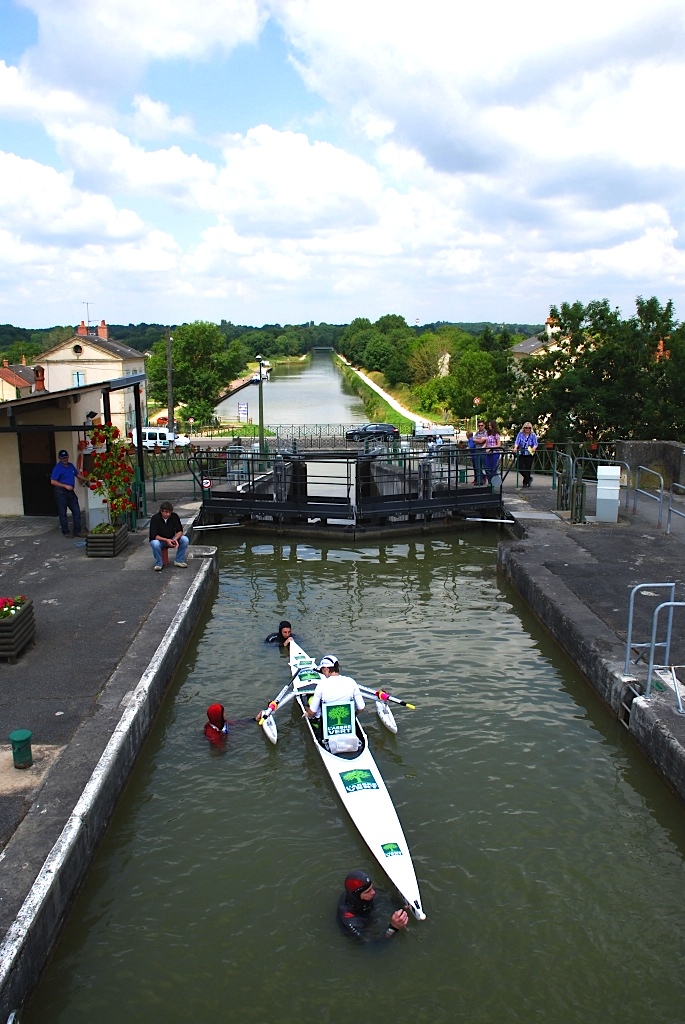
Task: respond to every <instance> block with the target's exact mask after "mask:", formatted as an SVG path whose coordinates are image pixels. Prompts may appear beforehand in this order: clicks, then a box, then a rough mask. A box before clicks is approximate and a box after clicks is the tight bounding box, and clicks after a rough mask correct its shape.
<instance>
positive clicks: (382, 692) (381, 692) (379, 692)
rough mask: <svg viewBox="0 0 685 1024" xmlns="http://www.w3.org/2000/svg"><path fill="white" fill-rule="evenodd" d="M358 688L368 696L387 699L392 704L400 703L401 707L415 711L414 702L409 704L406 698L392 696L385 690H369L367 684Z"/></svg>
mask: <svg viewBox="0 0 685 1024" xmlns="http://www.w3.org/2000/svg"><path fill="white" fill-rule="evenodd" d="M359 689H360V690H361V691H362V693H366V694H367V695H368V696H369V697H375V698H376V700H389V701H390V702H391V703H392V704H401V705H402V707H403V708H411V710H412V711H416V704H410V703H409V702H408V701H406V700H400V698H399V697H393V696H392V694H390V693H386V692H385V690H371V689H369V687H368V686H360V687H359Z"/></svg>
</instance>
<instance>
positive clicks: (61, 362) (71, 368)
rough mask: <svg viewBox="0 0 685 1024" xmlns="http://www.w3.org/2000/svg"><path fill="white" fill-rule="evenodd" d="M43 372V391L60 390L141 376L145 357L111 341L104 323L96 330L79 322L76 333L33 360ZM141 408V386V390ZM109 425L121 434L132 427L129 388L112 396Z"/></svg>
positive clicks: (143, 388) (143, 399)
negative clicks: (111, 424)
mask: <svg viewBox="0 0 685 1024" xmlns="http://www.w3.org/2000/svg"><path fill="white" fill-rule="evenodd" d="M36 363H37V364H40V366H42V367H43V369H44V371H45V378H44V383H45V390H46V391H64V390H65V389H67V388H73V387H83V386H87V385H90V384H97V383H100V382H101V381H107V380H112V379H113V378H119V377H131V376H137V375H139V374H142V373H145V356H144V354H143V353H142V352H138V351H137V349H135V348H131V347H130V346H129V345H124V344H123V343H122V342H120V341H113V340H112V339H110V337H109V329H108V327H107V324H106V323H105V321H104V320H102V321H101V322H100V324H99V325H98V326H97V327H90V326H86V324H85V322H84V321H83V320H82V321H81V323H80V325H79V327H78V328H77V329H76V334H74V335H72V337H71V338H67V340H66V341H61V342H59V343H58V344H57V345H53V346H52V348H49V349H48V350H47V351H46V352H43V353H42V354H41V355H40V356H38V358H37V359H36ZM141 392H142V394H141V399H142V403H143V409H145V402H146V398H145V387H144V385H143V387H142V388H141ZM111 414H112V422H113V423H114V424H115V426H117V427H119V429H120V430H121V431H123V432H124V433H128V432H129V431H130V430H132V428H133V423H134V403H133V392H132V390H130V389H128V388H127V389H125V390H123V391H119V392H117V393H116V394H113V395H112V408H111Z"/></svg>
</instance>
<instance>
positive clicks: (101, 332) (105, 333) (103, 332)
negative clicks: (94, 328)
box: [98, 320, 109, 341]
mask: <svg viewBox="0 0 685 1024" xmlns="http://www.w3.org/2000/svg"><path fill="white" fill-rule="evenodd" d="M98 338H102V340H103V341H107V339H108V338H109V329H108V327H107V324H106V323H105V321H104V320H101V321H100V326H99V327H98Z"/></svg>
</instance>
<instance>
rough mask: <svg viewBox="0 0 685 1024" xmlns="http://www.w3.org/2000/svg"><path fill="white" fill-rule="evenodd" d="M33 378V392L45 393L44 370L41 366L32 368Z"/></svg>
mask: <svg viewBox="0 0 685 1024" xmlns="http://www.w3.org/2000/svg"><path fill="white" fill-rule="evenodd" d="M33 378H34V384H33V390H34V392H35V391H45V370H44V368H43V367H42V366H34V367H33Z"/></svg>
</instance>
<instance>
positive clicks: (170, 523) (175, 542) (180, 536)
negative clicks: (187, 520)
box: [150, 501, 190, 572]
mask: <svg viewBox="0 0 685 1024" xmlns="http://www.w3.org/2000/svg"><path fill="white" fill-rule="evenodd" d="M189 544H190V541H189V540H188V538H187V537H186V536H185V535H184V533H183V526H182V524H181V520H180V519H179V518H178V516H177V515H176V513H175V512H174V506H173V505H172V504H171V502H170V501H163V502H162V504H161V505H160V506H159V512H155V514H154V515H153V517H152V519H151V520H150V547H151V548H152V554H153V555H154V557H155V572H161V571H162V569H163V568H164V565H165V564H166V561H167V558H168V555H169V548H173V550H174V551H175V552H176V566H177V568H179V569H187V568H188V563H187V562H186V557H185V556H186V551H187V549H188V545H189Z"/></svg>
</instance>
